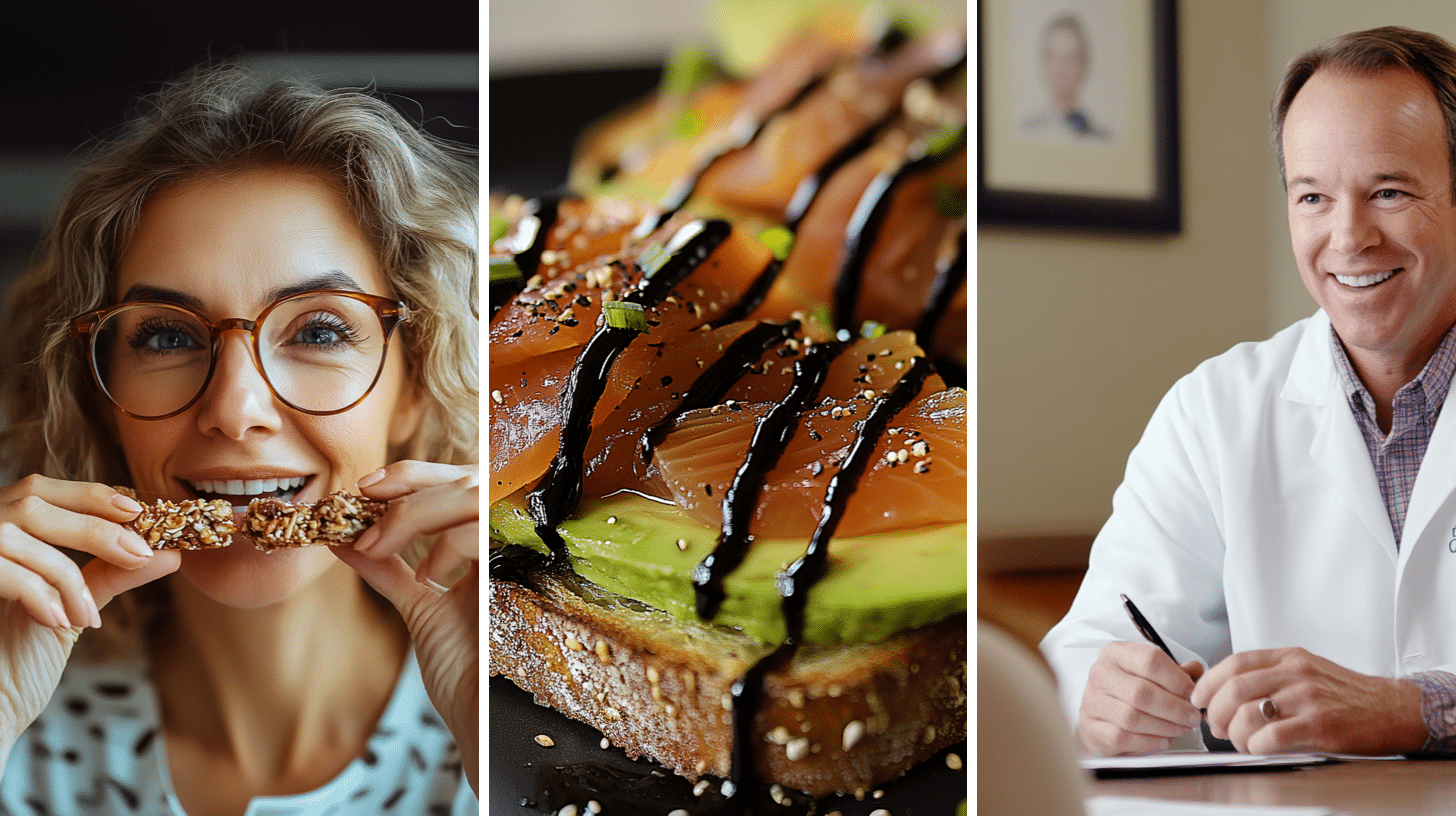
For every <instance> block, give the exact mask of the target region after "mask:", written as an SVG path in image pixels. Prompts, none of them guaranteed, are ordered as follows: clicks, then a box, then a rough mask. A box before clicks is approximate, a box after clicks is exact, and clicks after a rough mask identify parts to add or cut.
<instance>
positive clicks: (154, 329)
mask: <svg viewBox="0 0 1456 816" xmlns="http://www.w3.org/2000/svg"><path fill="white" fill-rule="evenodd" d="M188 328H189V327H188V326H187V325H186V324H185V323H181V322H179V321H174V320H167V319H165V318H158V317H154V318H149V319H147V320H143V321H142V322H141V323H139V324H138V325H137V327H136V328H135V329H134V330H133V331H132V333H131V334H130V336H128V337H127V339H126V340H127V344H128V345H130V346H131V347H132V348H134V349H138V350H141V351H144V352H147V353H150V354H165V353H167V352H170V351H183V350H186V349H198V348H202V343H200V342H199V341H198V340H197V338H195V337H193V336H192V334H191V333H190V332H189V331H188Z"/></svg>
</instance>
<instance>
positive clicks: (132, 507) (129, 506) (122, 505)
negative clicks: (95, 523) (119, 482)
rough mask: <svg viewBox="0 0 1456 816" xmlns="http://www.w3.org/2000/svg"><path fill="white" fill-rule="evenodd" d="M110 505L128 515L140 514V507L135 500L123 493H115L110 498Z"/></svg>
mask: <svg viewBox="0 0 1456 816" xmlns="http://www.w3.org/2000/svg"><path fill="white" fill-rule="evenodd" d="M111 505H112V506H113V507H115V508H116V509H118V510H125V511H126V512H128V513H140V512H141V511H142V506H141V504H140V503H139V502H137V500H136V499H133V498H132V497H131V496H128V495H126V494H124V493H117V494H116V495H115V496H112V497H111Z"/></svg>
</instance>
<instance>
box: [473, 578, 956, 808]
mask: <svg viewBox="0 0 1456 816" xmlns="http://www.w3.org/2000/svg"><path fill="white" fill-rule="evenodd" d="M525 582H526V585H522V584H519V583H515V582H514V581H508V580H499V579H492V580H491V582H490V615H491V617H490V661H489V663H490V673H491V674H492V675H496V674H501V675H504V676H506V677H508V678H509V679H510V680H512V681H513V682H515V684H516V685H518V686H520V687H521V688H522V689H524V690H526V691H529V692H531V694H532V695H533V697H534V699H535V702H536V703H538V704H541V705H548V706H551V707H552V708H555V709H556V710H558V711H560V712H562V713H564V714H566V715H567V716H569V717H572V718H573V719H577V720H581V721H582V722H585V723H587V724H589V725H591V726H593V727H594V728H596V729H598V730H599V731H601V732H602V734H603V735H605V736H606V737H607V738H608V739H609V740H610V741H611V742H612V744H614V745H617V746H619V747H621V748H623V749H624V750H625V751H626V753H627V755H628V756H630V757H633V758H636V757H639V756H643V755H646V756H650V757H652V758H653V759H655V760H657V761H658V762H660V763H662V764H663V765H665V766H667V767H669V768H671V769H672V770H674V771H675V772H677V773H678V774H680V775H682V776H685V777H687V778H688V779H690V780H696V779H698V778H699V777H700V776H702V775H704V774H712V775H715V776H722V777H726V776H728V774H729V772H730V769H731V753H732V746H733V729H732V714H731V699H732V698H731V695H730V691H729V690H730V688H731V686H732V684H733V682H734V681H736V680H737V679H739V678H740V677H742V676H743V674H744V673H745V672H747V671H748V669H749V668H750V667H751V666H752V665H753V664H754V663H755V662H756V661H757V660H758V659H759V658H760V657H762V656H763V655H765V654H767V653H768V652H769V651H770V650H771V649H772V646H771V645H769V644H763V643H759V642H757V641H754V640H752V639H750V638H747V637H745V636H743V635H742V634H741V633H738V632H736V631H734V630H731V629H728V628H726V627H721V626H712V625H705V624H701V623H697V622H692V621H681V620H678V619H676V618H673V617H672V616H670V615H668V614H667V613H664V612H661V611H658V610H655V609H650V608H647V607H645V606H643V605H641V604H638V603H635V602H633V601H629V600H627V599H624V598H621V597H619V596H616V595H612V594H610V593H607V592H605V591H603V590H601V589H599V588H597V587H595V586H594V585H591V584H589V583H587V582H586V581H584V580H582V579H580V578H579V577H577V576H575V575H574V574H569V573H568V574H564V575H553V574H548V573H545V572H542V571H540V570H537V571H533V572H531V573H529V575H528V577H527V578H526V579H525ZM966 640H967V639H966V617H965V615H964V614H961V615H957V616H955V617H953V618H951V619H948V620H945V621H942V622H940V623H937V624H934V625H931V626H927V627H923V628H920V629H915V630H911V631H908V632H904V633H901V634H899V635H897V636H895V637H893V638H891V639H889V640H886V641H884V642H881V643H875V644H857V645H851V646H844V647H833V648H821V647H812V646H809V647H804V648H803V649H801V650H800V652H799V653H798V654H797V655H796V656H795V658H794V660H793V661H792V663H790V664H789V666H788V667H787V668H786V670H784V671H782V672H777V673H772V672H771V673H769V674H768V676H767V677H766V680H765V683H764V692H765V693H764V699H763V703H762V705H761V706H760V707H759V710H758V712H757V715H756V717H755V721H754V727H753V737H752V740H753V746H754V750H753V756H754V759H755V765H756V767H757V772H758V775H759V778H760V779H762V780H763V781H765V782H773V783H778V784H781V785H786V786H790V787H794V788H798V789H799V790H803V791H806V792H808V793H810V794H812V795H814V796H816V797H817V796H826V795H830V794H834V793H864V792H866V791H869V790H870V789H872V788H873V787H874V786H876V785H879V784H882V783H884V782H888V781H890V780H892V779H894V778H895V777H897V776H899V775H900V774H902V773H904V772H905V771H907V770H909V769H910V767H911V766H913V765H915V764H916V763H918V762H921V761H923V760H925V759H927V758H929V757H930V756H933V755H934V754H936V753H937V752H939V751H941V750H942V749H944V748H946V747H948V746H950V745H953V744H955V743H957V742H960V741H961V740H964V739H965V736H966V682H965V678H966V651H967V650H966Z"/></svg>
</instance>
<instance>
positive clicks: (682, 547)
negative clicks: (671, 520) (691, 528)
mask: <svg viewBox="0 0 1456 816" xmlns="http://www.w3.org/2000/svg"><path fill="white" fill-rule="evenodd" d="M677 549H678V551H679V552H687V549H688V541H687V539H685V538H679V539H678V540H677Z"/></svg>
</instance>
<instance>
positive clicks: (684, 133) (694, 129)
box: [672, 110, 703, 139]
mask: <svg viewBox="0 0 1456 816" xmlns="http://www.w3.org/2000/svg"><path fill="white" fill-rule="evenodd" d="M672 132H673V133H675V134H677V136H678V138H680V139H693V138H696V137H697V136H698V134H700V133H702V132H703V117H702V116H699V115H698V112H697V111H695V110H685V111H683V112H682V113H679V114H678V115H677V119H675V120H673V123H672Z"/></svg>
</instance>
